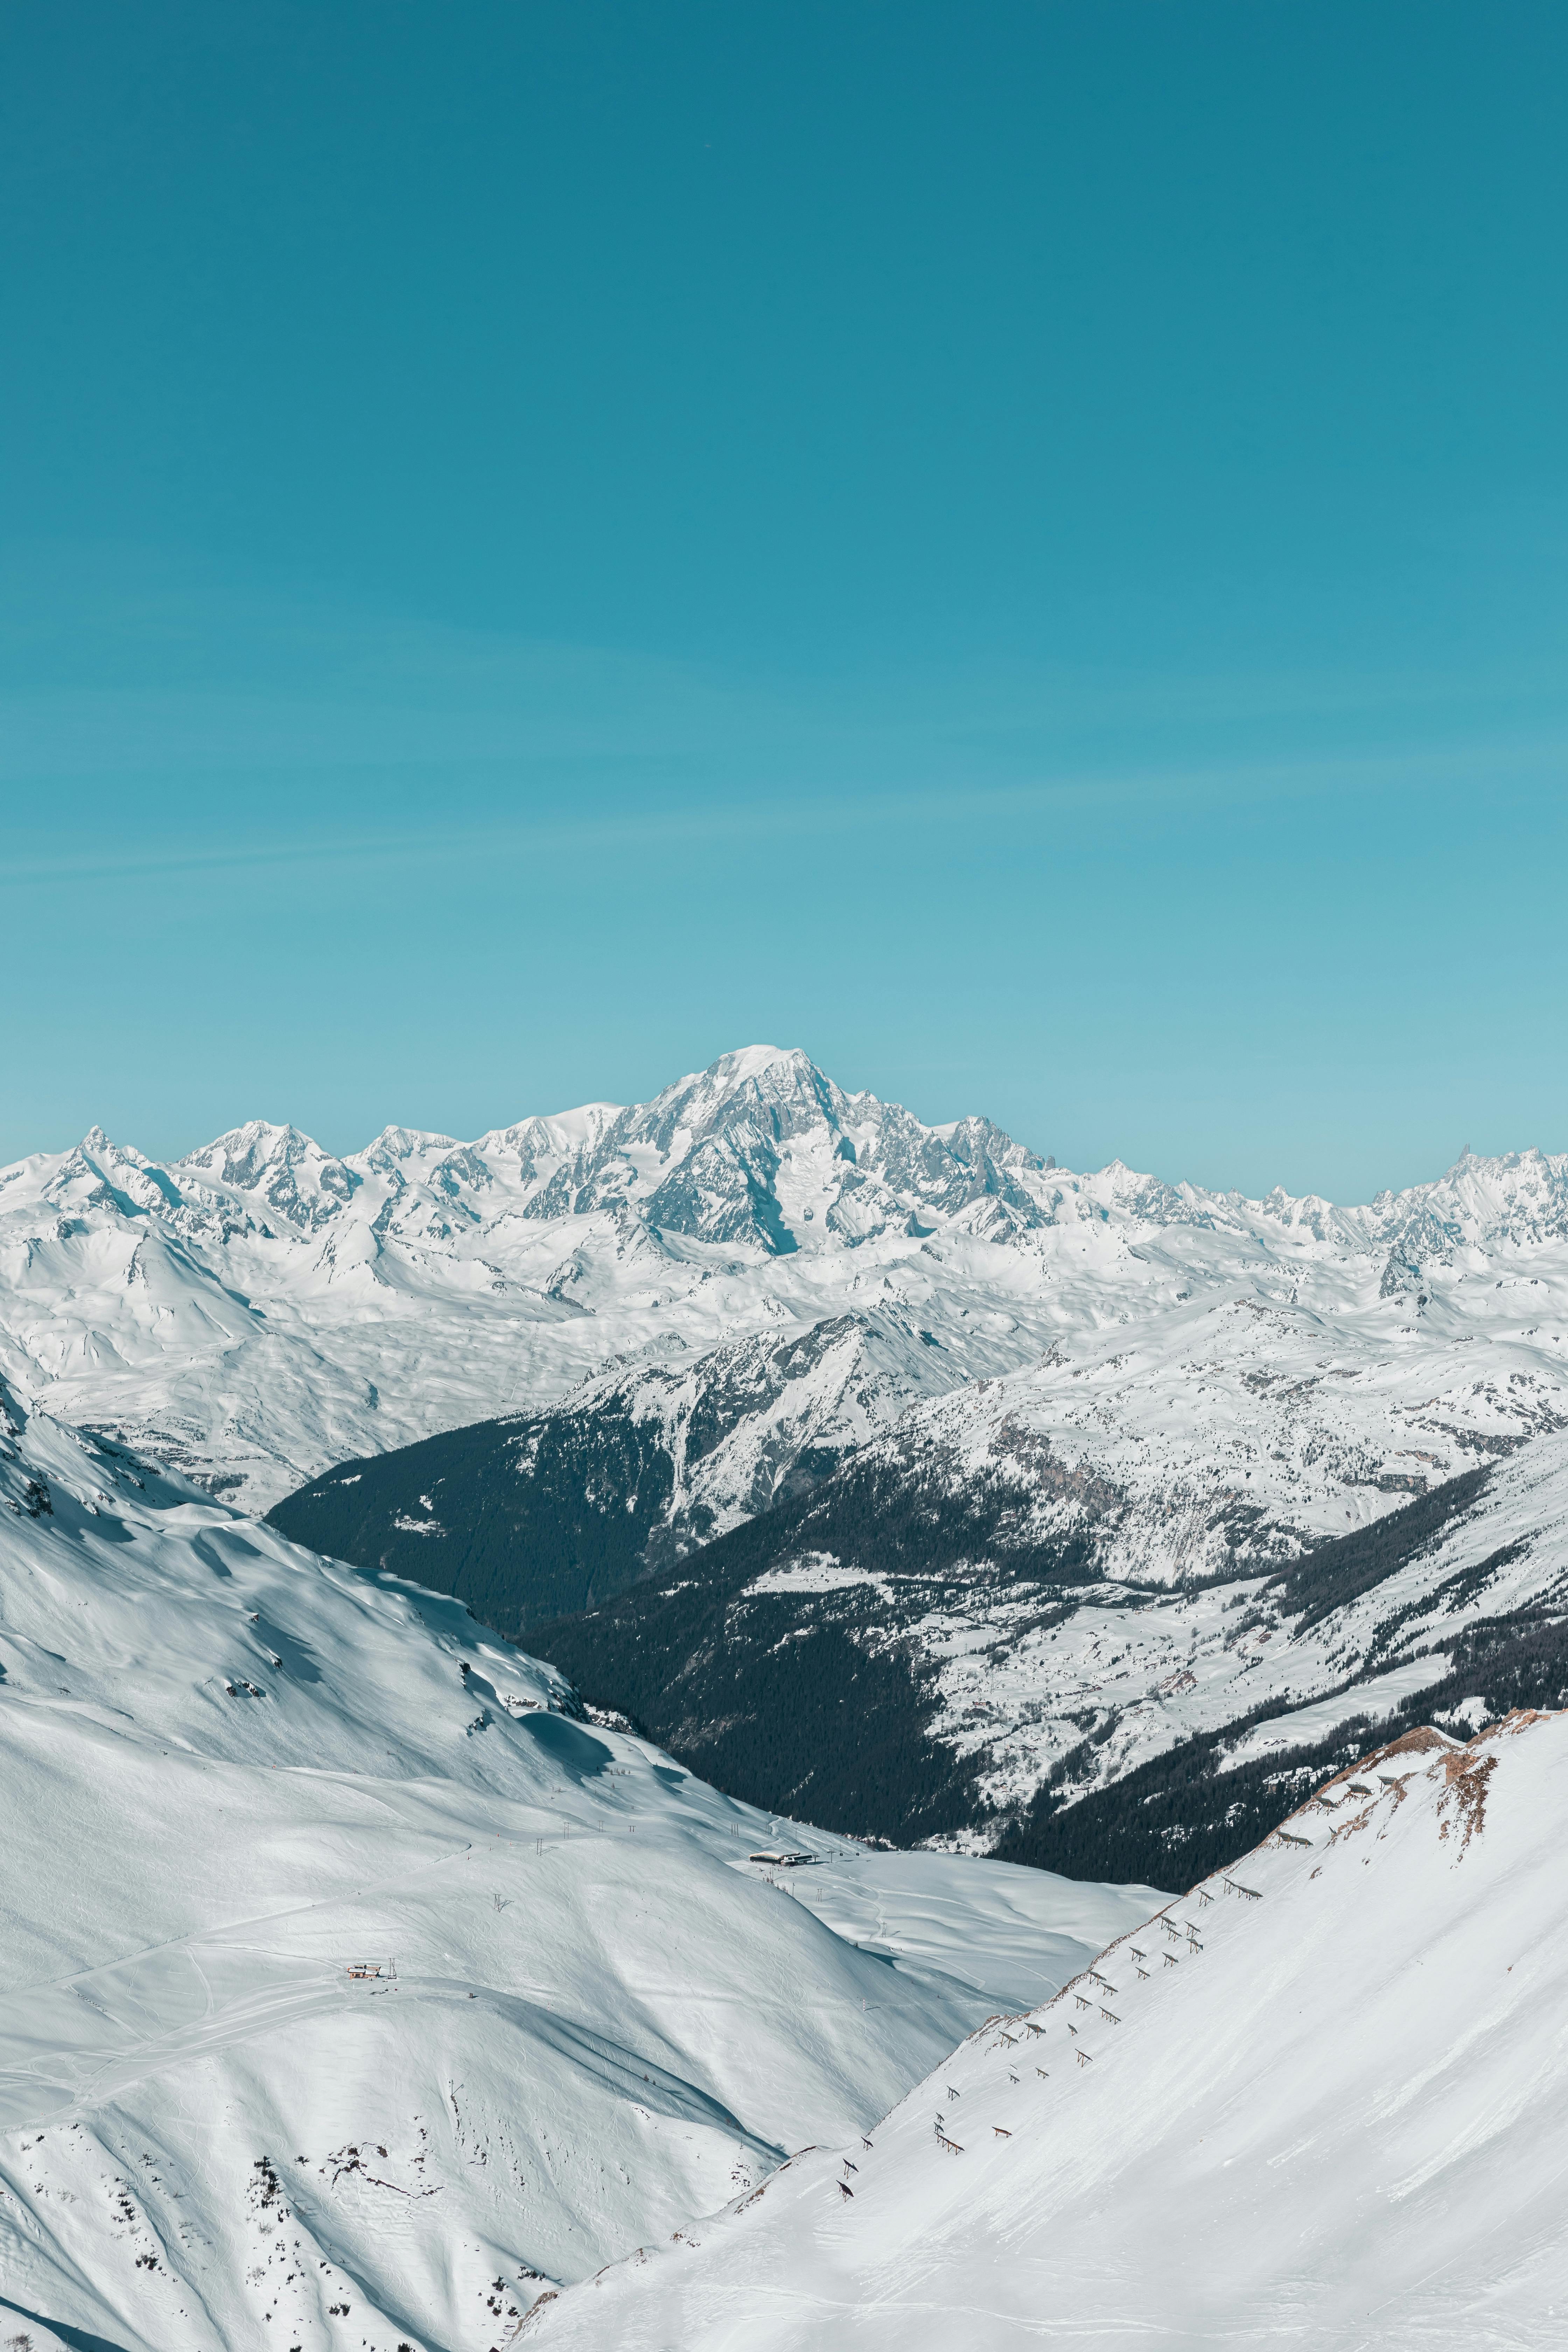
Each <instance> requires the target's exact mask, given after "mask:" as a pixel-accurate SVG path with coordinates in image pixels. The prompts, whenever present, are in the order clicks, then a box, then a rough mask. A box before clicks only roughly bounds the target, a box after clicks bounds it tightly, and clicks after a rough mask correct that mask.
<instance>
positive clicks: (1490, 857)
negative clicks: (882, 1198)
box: [0, 0, 1568, 1198]
mask: <svg viewBox="0 0 1568 2352" xmlns="http://www.w3.org/2000/svg"><path fill="white" fill-rule="evenodd" d="M0 57H3V59H4V68H5V69H4V72H3V74H0V217H3V218H4V220H5V230H4V233H3V236H4V246H5V314H6V320H7V327H6V338H5V340H6V361H5V367H4V368H3V369H0V816H3V818H4V825H3V828H0V991H3V1003H4V1006H5V1021H4V1025H3V1028H0V1077H3V1080H4V1083H3V1085H0V1156H4V1157H6V1158H9V1157H11V1156H14V1155H16V1154H18V1153H20V1152H23V1151H25V1150H32V1149H37V1148H40V1147H44V1146H48V1147H53V1148H58V1146H60V1145H61V1144H63V1143H65V1142H66V1141H68V1140H69V1139H72V1138H73V1137H74V1136H76V1135H78V1134H79V1133H80V1132H81V1130H82V1129H84V1128H85V1127H86V1126H87V1125H88V1124H89V1122H90V1121H92V1120H94V1119H98V1120H100V1121H101V1122H102V1123H103V1124H104V1125H105V1126H107V1127H108V1128H110V1130H111V1131H112V1132H114V1133H116V1134H118V1135H121V1136H122V1137H123V1138H125V1139H129V1140H133V1141H136V1142H139V1143H140V1144H142V1147H143V1148H144V1149H146V1150H153V1151H157V1152H174V1151H177V1150H183V1149H185V1148H188V1147H189V1146H190V1145H192V1144H194V1143H195V1142H196V1141H198V1140H200V1139H204V1138H205V1137H206V1136H207V1135H209V1134H211V1133H213V1132H215V1131H216V1130H217V1129H220V1128H222V1127H224V1126H226V1125H229V1124H232V1123H233V1122H235V1121H237V1119H240V1118H246V1117H249V1116H254V1115H261V1116H265V1117H269V1118H293V1119H294V1120H296V1121H297V1122H298V1123H299V1124H300V1125H301V1126H304V1127H307V1128H309V1129H310V1130H311V1131H312V1132H313V1133H315V1134H317V1135H318V1136H319V1137H320V1138H321V1140H322V1141H323V1142H325V1143H327V1144H328V1145H329V1146H331V1147H333V1148H337V1149H349V1148H352V1147H353V1146H354V1145H356V1144H357V1143H360V1142H362V1141H363V1140H364V1139H367V1138H368V1137H369V1136H370V1135H371V1134H372V1133H374V1131H375V1130H376V1129H378V1128H379V1127H381V1126H382V1125H383V1124H384V1123H385V1122H386V1121H388V1120H392V1119H396V1120H402V1121H405V1122H407V1123H409V1124H414V1125H420V1126H428V1127H438V1128H444V1129H448V1130H450V1131H453V1132H456V1133H458V1134H469V1133H474V1132H477V1131H478V1130H479V1129H482V1128H484V1127H487V1126H489V1125H493V1124H496V1123H498V1122H500V1121H501V1120H504V1119H507V1118H513V1117H516V1116H518V1115H520V1114H521V1113H523V1112H525V1111H529V1110H533V1109H544V1108H558V1107H560V1106H562V1105H563V1104H564V1103H567V1102H569V1101H574V1100H578V1099H582V1098H584V1097H605V1096H607V1097H617V1098H620V1099H632V1098H636V1097H641V1096H645V1095H647V1094H648V1093H650V1092H651V1091H653V1090H654V1089H655V1088H656V1087H658V1085H660V1084H661V1083H662V1082H664V1081H665V1080H667V1079H668V1078H669V1077H670V1076H675V1075H677V1074H678V1073H679V1072H680V1071H682V1070H685V1069H688V1068H690V1067H694V1066H700V1064H702V1063H703V1062H705V1061H707V1060H709V1059H710V1058H711V1057H712V1056H713V1055H715V1054H717V1053H719V1052H721V1051H722V1050H723V1049H724V1048H725V1047H726V1046H729V1045H736V1044H741V1043H745V1042H750V1041H752V1040H755V1039H768V1040H770V1041H772V1042H775V1043H781V1044H799V1045H805V1047H806V1048H807V1050H808V1051H810V1052H811V1053H812V1054H813V1055H815V1056H816V1059H817V1060H819V1061H820V1062H821V1063H823V1065H824V1066H826V1068H828V1069H829V1070H830V1071H831V1072H832V1073H833V1074H834V1076H837V1078H838V1079H839V1080H840V1081H841V1082H842V1083H844V1084H845V1085H847V1086H869V1087H873V1088H875V1089H876V1091H878V1092H879V1093H881V1094H884V1095H889V1096H893V1097H898V1098H900V1099H902V1100H904V1101H906V1102H908V1103H909V1104H910V1107H911V1108H914V1109H915V1110H916V1111H918V1112H919V1113H921V1115H922V1116H924V1117H926V1118H950V1117H952V1116H955V1115H956V1114H958V1113H960V1112H962V1111H964V1110H968V1109H983V1110H984V1111H986V1112H987V1113H988V1114H989V1115H990V1116H992V1117H993V1118H996V1119H998V1120H999V1121H1001V1122H1002V1123H1003V1124H1004V1125H1006V1126H1008V1127H1010V1128H1011V1129H1013V1130H1014V1131H1015V1132H1016V1133H1017V1134H1019V1135H1020V1136H1022V1137H1024V1138H1025V1139H1027V1140H1028V1141H1030V1142H1032V1143H1034V1144H1035V1145H1037V1147H1038V1148H1039V1149H1041V1150H1054V1151H1055V1152H1056V1153H1057V1155H1058V1158H1059V1159H1062V1160H1066V1161H1067V1162H1068V1163H1069V1164H1077V1165H1082V1164H1098V1163H1099V1162H1100V1161H1102V1160H1106V1159H1108V1158H1110V1156H1112V1155H1113V1154H1119V1155H1120V1156H1121V1157H1122V1158H1123V1159H1126V1160H1130V1161H1131V1162H1133V1163H1134V1164H1136V1165H1140V1166H1144V1167H1150V1168H1153V1169H1156V1170H1158V1171H1161V1172H1162V1173H1163V1174H1166V1175H1168V1176H1173V1177H1175V1176H1191V1177H1193V1178H1194V1179H1195V1180H1197V1181H1205V1182H1211V1183H1236V1184H1239V1185H1242V1186H1244V1187H1246V1188H1247V1190H1249V1191H1259V1190H1262V1189H1264V1188H1266V1187H1267V1186H1268V1185H1269V1184H1271V1183H1273V1182H1275V1181H1282V1182H1284V1183H1286V1184H1287V1185H1289V1187H1290V1188H1291V1189H1292V1190H1297V1191H1300V1190H1307V1189H1313V1190H1318V1191H1322V1192H1329V1193H1331V1194H1333V1195H1336V1196H1338V1197H1341V1198H1346V1197H1351V1196H1352V1195H1358V1196H1359V1195H1364V1194H1365V1193H1367V1192H1370V1191H1372V1190H1373V1189H1375V1188H1376V1187H1377V1186H1379V1185H1380V1184H1384V1183H1392V1184H1397V1183H1402V1182H1407V1181H1414V1180H1415V1179H1416V1178H1418V1177H1421V1176H1423V1175H1427V1174H1432V1173H1435V1172H1436V1171H1438V1170H1439V1169H1440V1168H1442V1167H1443V1166H1445V1165H1446V1164H1447V1162H1448V1161H1449V1160H1452V1159H1453V1158H1454V1157H1455V1156H1456V1155H1457V1153H1458V1150H1459V1149H1460V1148H1461V1146H1462V1145H1463V1144H1464V1143H1466V1142H1470V1143H1473V1144H1474V1145H1475V1147H1476V1148H1477V1149H1478V1150H1507V1149H1513V1148H1519V1147H1522V1146H1524V1145H1527V1144H1530V1143H1532V1142H1538V1143H1540V1144H1542V1146H1543V1147H1545V1148H1547V1149H1554V1150H1562V1149H1568V1111H1565V1099H1568V1098H1565V1094H1564V1078H1565V1076H1568V1070H1565V1061H1568V1055H1565V1050H1564V1022H1563V1006H1564V1004H1565V1003H1568V944H1565V941H1568V928H1565V926H1564V924H1563V880H1564V875H1565V870H1568V860H1565V854H1564V853H1565V850H1568V840H1565V830H1568V828H1565V822H1564V806H1565V796H1564V782H1565V776H1568V692H1565V677H1564V667H1563V654H1564V636H1565V626H1564V625H1565V622H1568V595H1565V593H1564V585H1563V542H1564V530H1565V525H1568V454H1565V446H1564V435H1563V424H1562V420H1563V415H1564V414H1565V413H1568V402H1565V394H1568V383H1565V376H1568V320H1565V315H1564V313H1565V305H1568V289H1565V281H1564V273H1563V268H1562V251H1563V231H1564V226H1565V209H1568V206H1565V199H1568V142H1563V139H1562V137H1561V126H1560V122H1559V121H1557V120H1556V109H1557V95H1558V93H1559V92H1560V90H1561V89H1562V86H1563V73H1564V70H1565V68H1568V17H1565V16H1564V14H1563V10H1562V9H1561V7H1560V6H1544V5H1543V6H1520V5H1509V0H1501V5H1497V6H1493V7H1489V8H1488V9H1486V10H1484V11H1482V10H1479V9H1476V8H1475V7H1473V6H1464V7H1457V6H1450V5H1442V0H1438V5H1432V0H1425V5H1419V6H1415V5H1400V0H1384V5H1380V6H1379V7H1378V8H1377V9H1375V10H1366V9H1365V8H1364V7H1363V6H1361V5H1356V6H1350V5H1335V4H1334V0H1330V5H1320V6H1318V7H1316V8H1314V9H1312V10H1310V11H1309V10H1304V9H1286V8H1282V7H1263V8H1258V7H1252V6H1244V5H1223V6H1210V5H1202V0H1184V5H1182V6H1181V7H1168V6H1159V5H1153V0H1139V4H1138V5H1120V0H1099V4H1098V5H1095V6H1093V7H1091V8H1084V7H1080V6H1077V5H1074V6H1068V5H1061V6H1053V5H1039V0H1037V5H1017V6H1012V5H1001V6H991V5H976V6H973V7H966V8H962V9H960V8H955V7H953V6H952V5H950V4H949V5H941V6H925V5H919V0H908V5H900V6H898V7H893V6H890V5H864V0H834V5H812V0H794V5H791V6H790V7H789V8H787V9H786V8H783V7H779V8H768V7H760V6H759V7H748V8H742V9H737V8H735V7H734V6H733V5H724V6H719V5H713V6H709V5H677V6H674V7H666V8H656V7H654V6H652V5H640V6H602V5H591V0H574V5H559V6H558V5H550V0H542V5H518V0H507V5H484V0H469V5H458V6H443V5H434V0H406V5H400V6H398V7H396V8H388V7H386V6H385V5H374V6H372V5H363V6H362V5H354V0H333V5H331V6H330V7H325V8H322V7H319V6H315V5H309V6H307V5H298V6H295V5H276V0H252V5H249V6H247V8H246V9H243V10H226V9H213V8H211V7H210V6H209V5H190V6H184V5H164V0H148V5H144V6H142V7H138V8H136V9H134V10H131V9H126V8H124V7H123V6H122V5H119V0H112V5H79V0H58V5H54V6H52V7H50V8H49V9H47V10H45V9H35V8H26V7H21V6H13V7H11V8H9V9H7V10H5V11H4V12H0Z"/></svg>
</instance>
